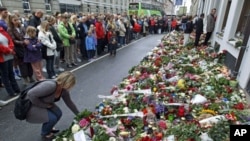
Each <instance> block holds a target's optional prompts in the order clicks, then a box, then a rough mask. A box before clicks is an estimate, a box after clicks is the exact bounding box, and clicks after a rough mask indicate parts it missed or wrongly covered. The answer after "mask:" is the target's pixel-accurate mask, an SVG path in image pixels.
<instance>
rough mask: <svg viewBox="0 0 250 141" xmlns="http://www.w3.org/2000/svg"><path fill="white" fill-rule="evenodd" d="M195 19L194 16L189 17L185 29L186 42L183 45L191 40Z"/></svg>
mask: <svg viewBox="0 0 250 141" xmlns="http://www.w3.org/2000/svg"><path fill="white" fill-rule="evenodd" d="M193 28H194V25H193V21H192V16H190V17H188V21H187V23H186V29H185V30H184V42H183V46H186V45H187V43H188V42H189V36H190V34H191V33H192V32H193Z"/></svg>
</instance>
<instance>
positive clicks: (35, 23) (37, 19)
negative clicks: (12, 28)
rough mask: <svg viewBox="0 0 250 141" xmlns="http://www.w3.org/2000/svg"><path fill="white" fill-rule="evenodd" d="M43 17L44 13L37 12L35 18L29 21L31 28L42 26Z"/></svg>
mask: <svg viewBox="0 0 250 141" xmlns="http://www.w3.org/2000/svg"><path fill="white" fill-rule="evenodd" d="M42 17H43V11H42V10H40V9H38V10H36V11H35V13H34V15H33V17H32V18H31V19H30V21H29V26H33V27H35V28H37V27H38V26H39V25H40V24H41V18H42Z"/></svg>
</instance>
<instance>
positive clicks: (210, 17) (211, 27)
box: [203, 8, 216, 46]
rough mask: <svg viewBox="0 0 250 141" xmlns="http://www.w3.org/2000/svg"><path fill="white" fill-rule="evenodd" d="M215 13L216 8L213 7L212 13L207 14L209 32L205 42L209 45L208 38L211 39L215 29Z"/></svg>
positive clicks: (205, 44)
mask: <svg viewBox="0 0 250 141" xmlns="http://www.w3.org/2000/svg"><path fill="white" fill-rule="evenodd" d="M215 13H216V9H215V8H213V9H212V11H211V13H210V14H209V15H208V16H207V34H206V38H205V41H204V43H203V45H204V46H207V43H208V40H209V39H210V37H211V35H212V33H213V31H214V27H215Z"/></svg>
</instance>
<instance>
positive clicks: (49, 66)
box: [46, 55, 56, 79]
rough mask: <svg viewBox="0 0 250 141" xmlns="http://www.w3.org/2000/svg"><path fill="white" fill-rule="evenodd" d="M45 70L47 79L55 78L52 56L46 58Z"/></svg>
mask: <svg viewBox="0 0 250 141" xmlns="http://www.w3.org/2000/svg"><path fill="white" fill-rule="evenodd" d="M46 69H47V73H48V77H49V78H50V79H51V78H52V76H55V75H56V74H55V71H54V55H53V56H48V57H47V58H46Z"/></svg>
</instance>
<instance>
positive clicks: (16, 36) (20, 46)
mask: <svg viewBox="0 0 250 141" xmlns="http://www.w3.org/2000/svg"><path fill="white" fill-rule="evenodd" d="M8 33H9V34H10V35H11V37H12V39H13V42H14V45H15V47H14V50H15V52H16V59H17V60H16V61H17V64H18V66H19V68H20V72H21V76H22V77H23V79H24V85H27V84H28V83H32V82H34V79H33V77H32V76H33V69H32V67H31V64H30V63H25V62H23V58H24V49H25V46H26V43H25V41H24V36H25V29H24V27H22V26H21V23H20V21H19V19H18V17H17V16H16V15H11V16H10V17H9V28H8Z"/></svg>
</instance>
